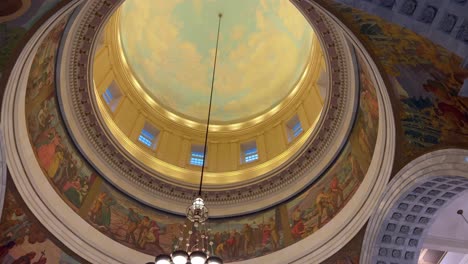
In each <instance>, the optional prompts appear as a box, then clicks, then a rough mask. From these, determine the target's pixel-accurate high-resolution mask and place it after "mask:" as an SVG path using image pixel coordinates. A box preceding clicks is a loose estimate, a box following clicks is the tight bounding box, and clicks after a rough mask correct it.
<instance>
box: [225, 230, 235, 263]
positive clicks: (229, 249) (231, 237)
mask: <svg viewBox="0 0 468 264" xmlns="http://www.w3.org/2000/svg"><path fill="white" fill-rule="evenodd" d="M226 246H227V253H228V257H230V258H233V257H234V251H235V246H236V234H235V232H234V231H231V232H230V235H229V238H228V239H227V240H226Z"/></svg>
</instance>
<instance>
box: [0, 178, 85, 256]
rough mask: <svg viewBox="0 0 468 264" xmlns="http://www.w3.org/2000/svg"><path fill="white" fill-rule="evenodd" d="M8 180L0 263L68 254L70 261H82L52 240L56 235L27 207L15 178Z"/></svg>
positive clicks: (2, 221) (1, 232)
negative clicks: (20, 196)
mask: <svg viewBox="0 0 468 264" xmlns="http://www.w3.org/2000/svg"><path fill="white" fill-rule="evenodd" d="M8 182H10V183H9V184H8V186H7V192H6V195H5V203H4V209H3V210H4V211H3V216H2V219H1V222H0V263H2V264H13V263H23V264H26V263H28V264H45V263H61V260H62V257H64V256H65V257H66V258H68V259H69V261H68V262H67V263H70V264H78V263H79V262H78V261H76V260H75V259H74V258H72V257H70V256H69V255H67V254H65V253H64V252H63V250H62V249H61V248H60V247H59V246H57V245H56V244H55V243H54V242H52V240H51V239H52V238H53V237H52V236H51V235H49V234H48V233H47V231H46V230H45V228H44V227H42V226H41V225H40V223H38V222H37V221H36V220H35V219H34V217H33V216H32V215H31V213H30V212H27V208H25V207H23V206H25V205H22V204H21V203H19V202H18V199H21V198H18V197H19V194H17V191H16V189H15V187H14V186H13V185H12V183H11V179H8ZM23 208H24V209H23ZM46 252H47V254H46Z"/></svg>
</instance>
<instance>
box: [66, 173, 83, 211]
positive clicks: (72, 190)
mask: <svg viewBox="0 0 468 264" xmlns="http://www.w3.org/2000/svg"><path fill="white" fill-rule="evenodd" d="M81 187H82V185H81V179H80V177H79V176H75V178H74V179H73V180H72V181H67V182H66V183H65V185H64V186H63V194H64V195H65V197H67V199H68V201H70V202H71V203H72V204H73V205H74V206H76V207H77V208H79V207H80V205H81V199H82V197H81V193H80V191H81Z"/></svg>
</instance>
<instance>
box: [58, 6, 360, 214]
mask: <svg viewBox="0 0 468 264" xmlns="http://www.w3.org/2000/svg"><path fill="white" fill-rule="evenodd" d="M119 4H120V1H105V2H102V3H100V2H93V3H90V8H89V9H88V10H86V12H87V13H86V15H85V16H82V17H81V18H80V19H77V20H75V21H74V26H73V29H72V31H71V32H70V33H69V34H68V37H67V40H66V44H65V46H64V47H63V56H62V58H61V65H62V66H61V69H60V75H61V76H60V80H61V81H60V84H59V87H58V95H59V102H60V106H61V110H62V114H63V116H64V120H65V123H66V126H67V128H68V130H69V131H70V134H71V136H72V137H73V139H74V141H75V143H78V142H79V144H76V145H77V146H78V148H79V149H80V151H81V153H82V154H83V155H84V156H85V158H86V159H87V160H88V162H90V163H91V164H92V165H93V166H94V168H95V169H96V170H97V171H98V172H99V173H100V174H101V175H102V176H104V177H105V178H106V179H107V180H108V181H110V182H111V183H112V184H113V185H114V186H116V187H117V188H119V189H120V190H122V191H124V192H126V193H127V194H129V195H131V196H133V197H134V198H136V199H138V200H140V201H142V202H143V203H146V204H148V205H150V206H153V207H156V208H159V209H162V210H165V211H170V212H172V213H177V214H184V213H185V210H186V208H185V207H186V205H187V204H188V203H190V201H191V200H192V199H193V198H194V196H196V194H197V191H196V189H197V188H196V187H197V186H195V185H191V184H189V183H181V182H176V181H174V180H173V179H172V178H171V177H168V176H167V175H164V174H162V173H160V172H158V171H155V170H152V169H151V168H149V167H148V166H146V165H145V164H143V163H142V162H140V161H138V160H136V158H135V157H134V156H133V155H131V154H130V153H129V152H128V151H126V150H125V149H124V148H123V147H122V146H121V145H120V144H118V143H117V140H116V139H115V138H113V136H112V133H111V132H110V131H109V129H108V128H107V126H105V121H104V120H103V119H102V117H101V115H100V114H99V109H98V104H97V100H96V95H95V92H94V87H93V77H92V72H93V70H92V67H93V59H94V54H95V52H96V49H97V39H98V36H99V35H100V33H101V31H103V30H104V27H105V24H106V22H107V21H108V19H109V18H110V16H111V15H112V14H113V13H114V11H115V10H116V8H117V7H118V5H119ZM304 15H305V16H306V18H307V19H308V21H309V22H310V24H311V25H312V27H313V29H314V31H315V32H316V35H317V37H318V39H319V41H320V44H321V47H322V49H323V51H324V56H325V61H326V64H327V73H328V74H329V84H330V85H329V88H328V89H327V90H328V92H327V95H326V97H325V100H324V109H323V110H322V111H323V112H322V114H321V116H320V118H319V120H318V122H317V126H316V129H315V130H314V131H313V133H312V135H311V136H310V138H309V139H308V140H307V142H306V144H305V145H304V147H303V148H302V149H301V150H300V151H298V153H297V154H296V155H294V156H293V157H292V158H291V159H290V160H289V161H287V162H285V164H283V165H282V166H280V167H278V168H277V169H276V170H274V171H272V172H269V173H267V174H264V175H262V176H259V177H257V178H255V179H253V180H250V181H245V182H242V183H238V184H232V185H218V186H216V185H210V186H207V187H206V188H205V189H204V196H203V198H204V200H205V201H206V202H207V204H209V206H210V209H211V210H212V212H211V215H212V216H213V217H216V216H218V217H221V216H228V215H229V216H232V215H241V214H245V213H249V212H253V211H257V210H259V209H265V208H268V207H271V206H274V205H276V204H278V203H280V202H281V201H284V200H286V199H288V198H290V197H292V196H293V195H295V194H297V193H298V192H300V191H302V190H303V189H304V188H306V187H308V186H309V185H310V184H311V183H312V182H313V181H315V180H316V179H317V178H318V177H319V176H321V175H322V173H323V172H324V171H325V170H326V169H327V168H328V167H329V166H330V164H331V163H332V162H333V160H334V159H335V158H336V157H337V155H339V153H340V152H341V150H342V147H343V146H344V144H345V142H346V140H347V138H348V136H349V133H350V131H351V129H352V126H353V123H354V117H355V114H356V108H357V100H358V88H357V79H356V78H355V75H356V69H355V67H354V62H353V55H352V54H353V51H352V49H351V47H350V46H349V45H348V43H347V42H346V40H345V38H344V36H343V34H341V33H340V30H338V29H337V28H336V26H335V24H334V23H333V22H332V21H331V20H330V19H329V18H327V16H324V14H323V13H321V12H320V11H318V10H310V11H307V12H305V13H304ZM161 201H165V202H161ZM239 203H242V204H246V205H248V206H246V207H244V206H243V207H239V206H237V205H238V204H239Z"/></svg>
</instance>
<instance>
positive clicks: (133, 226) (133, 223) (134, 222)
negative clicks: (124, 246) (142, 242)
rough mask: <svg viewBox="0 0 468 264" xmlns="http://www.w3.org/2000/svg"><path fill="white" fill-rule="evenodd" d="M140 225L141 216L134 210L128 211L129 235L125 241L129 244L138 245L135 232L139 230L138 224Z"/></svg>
mask: <svg viewBox="0 0 468 264" xmlns="http://www.w3.org/2000/svg"><path fill="white" fill-rule="evenodd" d="M139 223H140V216H139V214H138V213H137V212H135V211H134V210H133V208H129V209H128V215H127V223H126V224H127V234H126V236H125V241H126V242H128V243H132V240H133V243H135V244H136V243H137V240H136V238H135V233H134V232H135V230H137V228H138V224H139Z"/></svg>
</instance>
